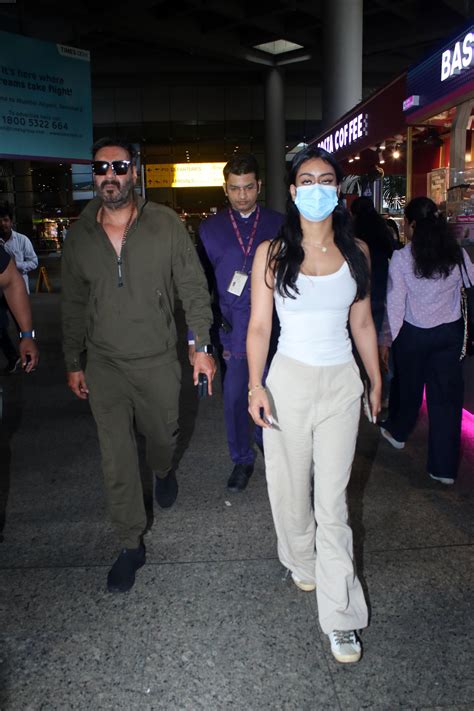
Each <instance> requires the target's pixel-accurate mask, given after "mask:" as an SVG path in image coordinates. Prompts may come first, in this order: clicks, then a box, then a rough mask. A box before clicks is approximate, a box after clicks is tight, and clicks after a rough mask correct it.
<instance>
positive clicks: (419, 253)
mask: <svg viewBox="0 0 474 711" xmlns="http://www.w3.org/2000/svg"><path fill="white" fill-rule="evenodd" d="M405 217H406V218H407V220H408V223H409V224H410V225H411V224H412V223H413V222H414V223H415V225H414V228H413V236H412V239H411V253H412V255H413V259H414V260H415V275H416V276H417V277H419V278H425V279H436V278H439V277H443V278H444V279H446V277H447V276H449V274H451V272H452V271H453V269H454V267H455V266H456V265H458V264H460V263H461V257H462V252H461V248H460V246H459V245H458V243H457V241H456V238H455V237H454V235H453V234H451V232H450V231H449V230H448V225H447V223H446V220H445V218H444V216H443V215H442V214H441V213H440V212H439V210H438V207H437V205H436V204H435V203H434V202H433V200H430V198H427V197H417V198H413V200H411V201H410V202H409V203H408V205H407V206H406V207H405Z"/></svg>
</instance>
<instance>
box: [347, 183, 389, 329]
mask: <svg viewBox="0 0 474 711" xmlns="http://www.w3.org/2000/svg"><path fill="white" fill-rule="evenodd" d="M351 213H352V215H353V217H354V234H355V236H356V237H357V239H360V240H362V241H363V242H365V243H366V245H367V246H368V248H369V254H370V262H371V274H370V277H371V278H370V282H371V283H370V303H371V306H372V318H373V319H374V324H375V330H376V331H377V335H378V334H379V333H380V331H381V329H382V323H383V317H384V313H385V299H386V296H387V279H388V265H389V262H390V257H391V256H392V252H393V246H392V240H391V235H390V231H389V228H388V227H387V223H386V222H385V220H384V218H383V217H381V216H380V215H379V213H378V212H377V210H376V209H375V207H374V203H373V202H372V200H371V198H369V197H367V196H365V195H363V196H362V197H359V198H356V199H355V200H354V202H353V203H352V204H351Z"/></svg>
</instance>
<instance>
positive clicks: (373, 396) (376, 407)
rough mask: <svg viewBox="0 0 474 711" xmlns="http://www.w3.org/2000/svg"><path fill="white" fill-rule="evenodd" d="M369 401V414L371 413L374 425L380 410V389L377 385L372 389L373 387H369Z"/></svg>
mask: <svg viewBox="0 0 474 711" xmlns="http://www.w3.org/2000/svg"><path fill="white" fill-rule="evenodd" d="M369 400H370V412H371V413H372V421H373V422H374V423H375V422H377V416H378V414H379V412H380V410H381V409H382V405H381V402H382V388H381V387H380V386H379V385H377V386H376V387H374V386H373V385H371V386H370V392H369Z"/></svg>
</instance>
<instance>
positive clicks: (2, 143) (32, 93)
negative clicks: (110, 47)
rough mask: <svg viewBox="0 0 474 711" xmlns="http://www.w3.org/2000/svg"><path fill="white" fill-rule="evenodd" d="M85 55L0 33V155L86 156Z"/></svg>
mask: <svg viewBox="0 0 474 711" xmlns="http://www.w3.org/2000/svg"><path fill="white" fill-rule="evenodd" d="M91 144H92V106H91V77H90V54H89V52H88V51H86V50H83V49H77V48H75V47H68V46H66V45H61V44H54V43H53V42H43V41H41V40H36V39H32V38H30V37H24V36H22V35H14V34H10V33H8V32H0V157H1V158H34V159H41V158H47V159H58V160H63V161H76V162H79V161H82V160H90V147H91Z"/></svg>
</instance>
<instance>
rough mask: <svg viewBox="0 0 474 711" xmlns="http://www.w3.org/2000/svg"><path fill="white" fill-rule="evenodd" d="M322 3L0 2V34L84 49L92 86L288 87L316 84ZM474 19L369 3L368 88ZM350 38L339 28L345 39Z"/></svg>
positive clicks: (462, 1)
mask: <svg viewBox="0 0 474 711" xmlns="http://www.w3.org/2000/svg"><path fill="white" fill-rule="evenodd" d="M350 1H351V0H347V2H350ZM323 6H324V2H322V1H321V0H319V1H318V0H273V1H272V2H270V1H269V0H263V1H259V0H252V1H248V2H235V1H232V0H225V1H222V0H219V1H217V0H209V1H206V0H174V2H162V1H158V0H134V2H133V3H130V2H128V1H127V2H121V1H120V0H117V1H116V2H115V3H113V4H112V5H111V4H105V5H104V4H103V3H99V2H97V0H74V1H73V2H64V0H40V1H38V0H17V2H11V3H8V2H4V3H1V4H0V20H1V23H2V29H3V30H5V31H10V32H17V33H20V34H25V35H29V36H31V37H37V38H39V39H44V40H50V41H56V42H60V43H62V44H69V45H72V46H76V47H81V48H84V49H88V50H90V51H91V54H92V81H93V86H96V87H100V86H107V85H117V81H118V80H119V81H120V84H121V85H122V86H137V85H140V84H145V83H148V82H150V81H155V82H158V83H161V82H163V83H169V82H173V83H174V84H176V85H179V84H182V85H189V83H190V82H192V83H200V84H227V85H232V84H236V85H238V84H239V83H241V82H245V83H247V84H249V83H256V84H258V83H261V81H262V73H263V72H264V70H265V69H266V68H267V67H271V66H275V64H278V65H281V66H282V67H284V68H285V72H286V75H287V78H288V80H290V81H291V79H292V77H293V78H294V80H297V81H298V82H300V83H309V82H311V83H314V84H315V85H318V84H319V83H320V79H321V69H322V68H324V61H323V57H322V56H321V55H322V51H321V48H322V32H323V19H322V15H323ZM473 14H474V3H473V1H472V0H432V1H431V2H425V1H424V0H400V1H398V2H392V1H391V0H366V1H365V2H364V20H363V27H364V29H363V43H364V44H363V46H364V49H363V54H364V58H363V86H364V90H365V91H370V90H371V89H375V88H377V87H380V86H382V85H383V84H384V83H385V82H387V81H388V80H389V79H390V78H392V77H394V76H395V75H397V74H398V73H400V72H401V71H403V70H404V69H406V68H407V67H408V66H409V65H410V64H412V63H413V62H416V61H418V60H419V59H420V57H421V56H422V55H423V54H425V53H426V52H428V51H429V50H430V49H432V48H433V47H434V46H436V44H437V43H438V42H440V41H441V40H443V39H444V38H446V37H447V36H448V35H449V34H450V33H451V32H453V31H455V30H456V29H457V28H459V27H460V26H461V25H462V24H463V23H465V22H466V21H467V20H468V19H469V18H470V17H472V15H473ZM348 33H350V27H345V26H341V42H344V41H345V38H346V37H347V36H348ZM281 39H282V40H285V41H286V42H287V43H293V44H294V45H298V48H296V49H295V48H293V49H291V48H290V45H287V46H286V47H283V52H282V53H280V54H271V53H269V52H268V51H264V50H262V49H256V47H257V46H259V45H262V44H265V43H272V44H271V45H270V50H271V49H272V48H273V49H275V46H274V43H275V41H276V40H281ZM272 45H273V47H272ZM285 50H286V51H285Z"/></svg>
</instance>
